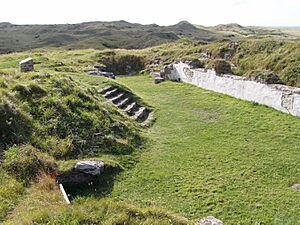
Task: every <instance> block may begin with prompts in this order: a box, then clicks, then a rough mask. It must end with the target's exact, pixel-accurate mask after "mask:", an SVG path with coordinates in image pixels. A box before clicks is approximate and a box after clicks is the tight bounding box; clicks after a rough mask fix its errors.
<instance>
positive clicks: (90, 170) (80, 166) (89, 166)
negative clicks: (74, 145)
mask: <svg viewBox="0 0 300 225" xmlns="http://www.w3.org/2000/svg"><path fill="white" fill-rule="evenodd" d="M75 170H76V171H77V172H81V173H85V174H88V175H92V176H99V175H100V174H101V173H102V172H103V170H104V162H102V161H80V162H78V163H76V165H75Z"/></svg>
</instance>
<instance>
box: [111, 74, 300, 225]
mask: <svg viewBox="0 0 300 225" xmlns="http://www.w3.org/2000/svg"><path fill="white" fill-rule="evenodd" d="M119 81H120V82H121V83H124V84H126V85H128V87H130V88H132V89H133V90H134V91H136V93H137V94H138V95H139V96H141V97H142V98H144V99H145V100H146V101H147V102H148V103H150V104H151V105H152V106H154V107H155V108H156V112H155V113H156V117H157V121H156V123H155V124H154V126H153V127H152V128H151V129H150V130H149V132H148V133H147V136H148V138H149V142H148V144H147V146H146V147H145V149H144V152H143V154H142V156H141V158H140V161H139V163H138V164H137V165H136V166H135V167H134V168H133V169H131V170H128V171H126V172H124V173H123V174H121V175H120V176H119V177H118V178H117V181H116V183H115V186H114V189H113V191H112V193H111V196H112V197H115V198H117V199H122V200H126V201H129V202H131V203H134V204H137V205H141V206H149V205H150V206H152V205H154V206H158V207H162V208H165V209H168V210H172V211H174V212H176V213H180V214H182V215H184V216H187V217H188V218H192V219H196V218H201V217H205V216H209V215H214V216H216V217H217V218H219V219H221V220H223V221H224V222H225V223H226V224H299V223H300V207H299V202H300V192H299V191H295V190H293V189H291V188H290V186H291V185H292V184H294V183H297V182H298V183H299V182H300V169H299V167H298V165H299V163H300V155H299V144H300V140H299V131H300V123H299V122H300V120H299V118H295V117H292V116H290V115H286V114H283V113H280V112H277V111H275V110H273V109H270V108H267V107H264V106H260V105H256V104H253V103H250V102H244V101H240V100H237V99H234V98H231V97H228V96H224V95H221V94H216V93H213V92H210V91H206V90H202V89H200V88H197V87H194V86H191V85H187V84H182V83H172V82H165V83H162V84H160V85H154V84H153V82H152V80H151V79H150V78H147V77H146V76H137V77H127V78H121V79H119Z"/></svg>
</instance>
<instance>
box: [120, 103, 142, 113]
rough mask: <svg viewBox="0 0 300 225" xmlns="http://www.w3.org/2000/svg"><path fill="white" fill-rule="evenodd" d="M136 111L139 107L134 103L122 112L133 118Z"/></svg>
mask: <svg viewBox="0 0 300 225" xmlns="http://www.w3.org/2000/svg"><path fill="white" fill-rule="evenodd" d="M137 110H139V106H138V105H137V104H136V102H133V103H131V104H130V105H129V106H127V108H126V109H125V110H124V111H125V112H127V113H128V114H129V115H130V116H133V115H134V113H135V112H136V111H137Z"/></svg>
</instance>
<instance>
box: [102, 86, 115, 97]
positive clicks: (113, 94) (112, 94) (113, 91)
mask: <svg viewBox="0 0 300 225" xmlns="http://www.w3.org/2000/svg"><path fill="white" fill-rule="evenodd" d="M118 93H119V90H118V88H115V89H113V90H111V91H108V92H106V93H105V94H104V95H103V96H104V97H105V98H108V99H111V98H113V97H115V96H116V95H117V94H118Z"/></svg>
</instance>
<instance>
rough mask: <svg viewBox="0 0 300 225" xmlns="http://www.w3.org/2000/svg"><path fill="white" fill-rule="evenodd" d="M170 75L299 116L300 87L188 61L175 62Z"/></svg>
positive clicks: (176, 78) (172, 77)
mask: <svg viewBox="0 0 300 225" xmlns="http://www.w3.org/2000/svg"><path fill="white" fill-rule="evenodd" d="M167 79H170V80H179V79H180V80H181V81H183V82H186V83H190V84H194V85H196V86H198V87H201V88H204V89H208V90H212V91H215V92H219V93H223V94H227V95H230V96H233V97H235V98H239V99H243V100H247V101H253V102H257V103H259V104H262V105H267V106H269V107H272V108H274V109H277V110H279V111H281V112H284V113H289V114H292V115H294V116H300V88H293V87H289V86H285V85H275V84H262V83H258V82H255V81H250V80H247V79H245V78H243V77H239V76H234V75H222V76H217V75H216V73H215V71H214V70H207V71H205V70H203V69H190V67H189V66H188V65H187V64H185V63H178V64H174V65H173V69H172V71H171V73H170V74H168V75H167Z"/></svg>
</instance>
